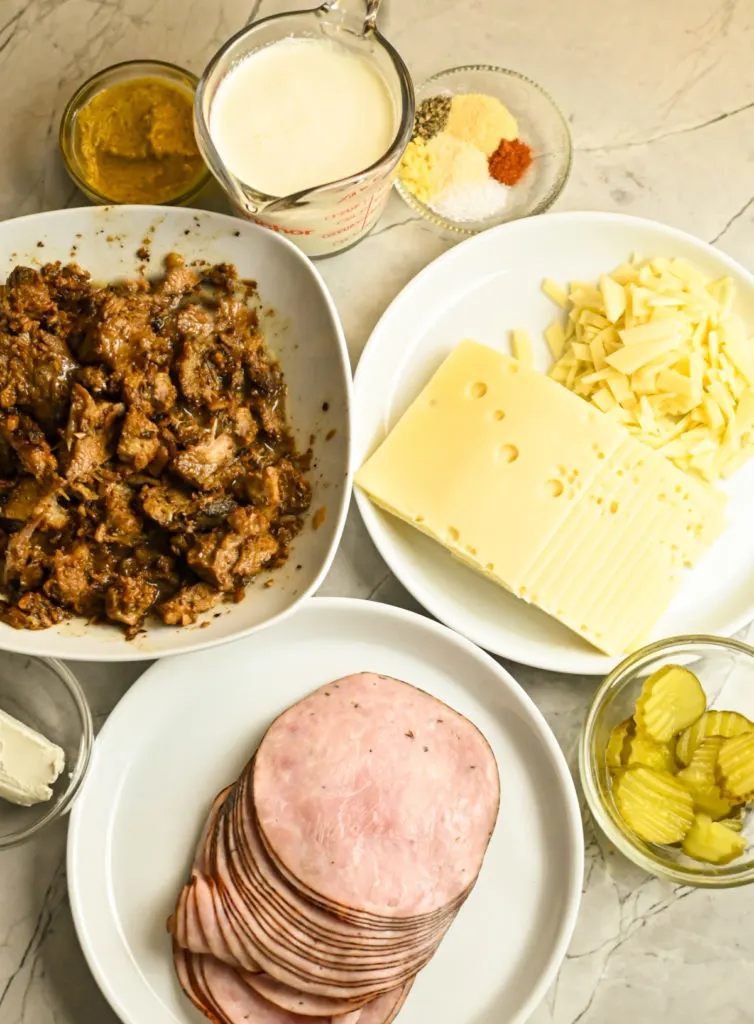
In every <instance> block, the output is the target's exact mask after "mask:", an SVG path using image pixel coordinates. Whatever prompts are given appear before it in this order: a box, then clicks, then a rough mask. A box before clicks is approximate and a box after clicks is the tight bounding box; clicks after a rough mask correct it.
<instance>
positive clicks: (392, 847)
mask: <svg viewBox="0 0 754 1024" xmlns="http://www.w3.org/2000/svg"><path fill="white" fill-rule="evenodd" d="M252 793H253V801H254V807H255V809H256V814H257V821H258V826H259V832H260V834H261V836H262V838H263V839H264V841H265V842H266V844H267V847H268V849H269V850H270V852H271V853H272V854H273V855H274V859H275V861H277V862H278V864H279V865H280V866H282V867H283V868H284V869H285V871H286V875H287V877H288V878H289V880H290V881H292V882H293V883H294V884H295V885H296V886H297V887H298V888H299V890H300V891H302V892H303V893H304V894H306V895H308V896H310V897H314V898H317V897H318V898H319V900H320V901H321V902H324V903H325V905H329V906H331V907H334V908H336V909H338V908H341V909H344V910H346V911H349V910H350V911H353V912H355V913H356V914H361V915H364V916H365V917H372V918H377V919H387V920H402V919H403V920H405V919H411V918H419V917H423V916H425V915H428V914H433V913H442V912H443V911H444V910H445V908H447V906H448V905H449V904H452V903H454V901H457V900H459V899H460V898H461V897H462V896H463V895H464V894H465V893H467V892H468V890H469V888H470V887H471V886H472V885H473V884H474V882H475V880H476V878H477V875H478V874H479V870H480V868H481V865H482V861H483V858H484V854H485V852H486V849H487V844H488V842H489V839H490V836H491V834H492V830H493V828H494V826H495V821H496V818H497V813H498V808H499V802H500V782H499V776H498V771H497V765H496V763H495V758H494V755H493V753H492V751H491V749H490V747H489V744H488V743H487V741H486V740H485V738H484V736H482V734H481V732H480V731H479V730H478V729H477V728H476V726H474V725H473V724H472V723H471V722H469V721H468V720H467V719H465V718H463V716H461V715H459V714H458V713H457V712H456V711H453V710H452V709H451V708H449V707H448V706H447V705H445V704H443V703H442V702H441V701H438V700H437V699H436V698H434V697H432V696H430V695H429V694H427V693H425V692H423V691H422V690H418V689H416V688H415V687H413V686H410V685H409V684H408V683H403V682H401V681H399V680H397V679H391V678H389V677H387V676H380V675H376V674H374V673H371V672H362V673H360V674H358V675H353V676H348V677H346V678H344V679H341V680H338V681H336V682H334V683H329V684H328V685H326V686H323V687H321V688H320V689H319V690H316V691H315V692H314V693H312V694H311V695H310V696H308V697H306V698H304V700H302V701H299V703H297V704H294V705H293V706H292V707H291V708H289V709H288V710H287V711H285V712H284V713H283V714H282V715H281V716H280V717H279V718H278V719H277V720H276V721H275V722H274V723H273V724H272V726H271V727H270V729H269V730H268V732H267V734H266V735H265V737H264V739H263V740H262V742H261V744H260V746H259V749H258V751H257V753H256V757H255V760H254V768H253V777H252Z"/></svg>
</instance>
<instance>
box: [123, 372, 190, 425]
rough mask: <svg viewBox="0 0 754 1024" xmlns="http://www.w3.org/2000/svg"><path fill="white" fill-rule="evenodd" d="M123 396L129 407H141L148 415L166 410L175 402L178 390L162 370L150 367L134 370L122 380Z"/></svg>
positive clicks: (167, 374) (168, 375)
mask: <svg viewBox="0 0 754 1024" xmlns="http://www.w3.org/2000/svg"><path fill="white" fill-rule="evenodd" d="M123 397H124V398H125V400H126V404H127V405H129V406H130V407H131V408H136V409H141V410H143V412H145V413H146V414H147V415H148V416H154V415H155V414H158V413H163V412H167V411H168V409H172V407H173V406H174V405H175V403H176V399H177V398H178V392H177V391H176V388H175V384H173V382H172V380H171V379H170V374H169V373H166V372H165V371H164V370H156V369H155V368H154V367H150V368H149V369H148V370H134V372H133V373H129V374H128V376H127V377H126V379H125V380H124V381H123Z"/></svg>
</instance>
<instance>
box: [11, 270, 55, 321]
mask: <svg viewBox="0 0 754 1024" xmlns="http://www.w3.org/2000/svg"><path fill="white" fill-rule="evenodd" d="M6 288H7V291H6V293H5V295H6V299H7V303H6V307H7V309H8V310H10V311H12V312H13V313H15V314H16V315H17V316H20V317H24V318H33V319H38V318H39V317H42V316H44V315H45V314H46V313H50V312H52V311H53V310H54V309H55V303H54V302H53V300H52V296H51V295H50V290H49V288H48V287H47V284H46V282H45V280H44V279H43V277H42V276H41V274H39V273H38V272H37V271H36V270H32V268H31V267H16V268H15V270H11V272H10V275H9V277H8V283H7V285H6Z"/></svg>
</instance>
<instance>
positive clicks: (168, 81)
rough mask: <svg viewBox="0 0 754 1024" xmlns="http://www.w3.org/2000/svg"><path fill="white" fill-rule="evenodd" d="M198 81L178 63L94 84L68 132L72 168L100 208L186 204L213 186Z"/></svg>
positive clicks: (146, 66) (116, 73)
mask: <svg viewBox="0 0 754 1024" xmlns="http://www.w3.org/2000/svg"><path fill="white" fill-rule="evenodd" d="M197 83H198V79H197V77H196V75H193V74H191V72H190V71H186V70H184V69H183V68H180V67H177V66H176V65H175V64H168V63H166V62H164V61H159V60H135V61H124V62H123V63H121V64H114V65H112V66H111V67H109V68H105V69H104V70H103V71H99V72H97V74H96V75H93V76H92V77H91V78H89V79H88V80H87V81H86V82H84V84H83V85H82V86H80V87H79V89H77V90H76V92H75V93H74V95H73V96H72V97H71V99H70V101H69V102H68V105H67V107H66V108H65V111H64V113H63V119H62V121H61V125H60V149H61V151H62V154H63V160H64V161H65V165H66V168H67V170H68V173H69V174H70V176H71V178H72V179H73V181H74V182H75V183H76V184H77V185H78V187H79V188H80V189H81V191H82V192H83V193H84V195H86V196H87V197H88V198H89V199H91V200H92V202H94V203H99V204H105V205H111V204H122V203H148V204H156V205H163V204H170V205H183V204H186V203H189V202H191V200H193V199H194V197H195V196H196V195H197V194H198V193H199V192H200V191H201V189H202V188H204V186H205V185H206V183H207V182H208V180H209V177H210V174H209V169H208V168H207V165H206V164H205V163H204V160H203V159H202V156H201V154H200V152H199V148H198V146H197V144H196V138H195V136H194V117H193V115H194V93H195V91H196V86H197Z"/></svg>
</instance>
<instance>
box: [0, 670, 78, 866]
mask: <svg viewBox="0 0 754 1024" xmlns="http://www.w3.org/2000/svg"><path fill="white" fill-rule="evenodd" d="M0 712H2V714H0V784H1V785H0V789H1V790H2V791H4V792H6V795H8V794H12V793H13V791H14V790H15V794H16V797H19V795H20V798H21V799H23V798H24V796H23V794H24V791H25V790H28V791H29V793H30V794H32V795H31V796H30V797H29V799H35V797H34V796H33V793H34V790H37V791H39V790H40V789H46V788H47V787H46V783H47V782H48V781H51V776H52V775H54V774H56V772H57V769H56V771H55V772H52V773H50V774H46V770H47V768H48V763H47V762H48V758H47V757H45V756H42V757H40V756H39V752H38V751H35V750H34V749H33V748H32V749H29V751H28V756H26V753H27V752H26V750H25V748H24V744H23V742H22V740H20V739H19V735H18V733H17V732H13V727H12V726H11V725H10V724H9V719H8V717H7V716H10V719H12V720H14V721H16V722H20V723H21V725H22V726H25V727H26V728H27V729H31V730H33V731H34V732H35V733H38V734H39V735H40V736H41V737H43V738H44V739H45V740H47V741H48V742H49V743H50V744H53V745H54V746H55V747H57V748H59V749H60V750H62V753H63V755H64V763H63V765H62V770H61V771H60V773H59V775H58V776H57V778H56V779H54V781H51V785H50V787H49V788H50V790H51V795H50V798H49V799H46V800H41V801H40V802H38V803H33V804H32V806H28V807H27V806H21V805H19V804H17V803H14V802H11V801H9V800H8V799H4V798H3V797H2V796H1V795H0V851H2V850H3V849H6V848H8V847H11V846H17V845H19V844H20V843H23V842H26V840H27V839H31V838H32V837H33V836H35V835H37V833H38V832H40V831H41V830H42V829H43V828H45V826H47V825H49V824H51V823H52V822H53V821H56V820H57V819H58V818H59V817H61V815H63V814H65V812H66V811H67V810H68V809H69V807H70V806H71V803H72V801H73V799H74V797H75V796H76V794H77V792H78V790H79V788H80V787H81V784H82V782H83V780H84V776H85V775H86V771H87V768H88V766H89V759H90V757H91V752H92V744H93V741H94V727H93V724H92V715H91V712H90V710H89V705H88V703H87V701H86V698H85V696H84V693H83V691H82V689H81V686H80V685H79V683H78V680H77V679H76V677H75V676H74V675H73V673H72V672H71V670H70V669H69V668H68V667H67V666H66V665H64V664H63V663H62V662H60V661H55V660H53V659H51V658H32V657H30V656H29V655H28V654H11V653H9V652H7V651H3V652H1V653H0ZM12 733H13V734H12ZM59 757H60V755H59V753H58V752H57V751H56V752H55V759H58V758H59ZM50 759H51V758H50ZM4 763H5V773H4V772H3V770H2V768H3V764H4ZM40 767H42V774H41V775H40ZM42 776H45V777H42Z"/></svg>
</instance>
